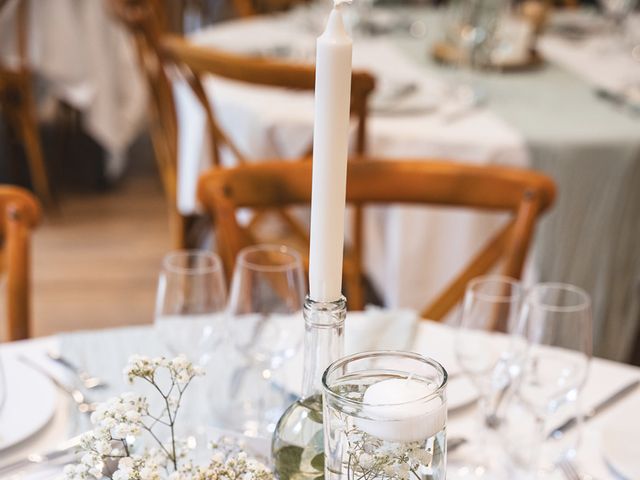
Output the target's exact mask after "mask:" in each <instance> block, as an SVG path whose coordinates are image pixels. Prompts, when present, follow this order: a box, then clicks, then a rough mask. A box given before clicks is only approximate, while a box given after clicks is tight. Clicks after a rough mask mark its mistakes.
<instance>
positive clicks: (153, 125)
mask: <svg viewBox="0 0 640 480" xmlns="http://www.w3.org/2000/svg"><path fill="white" fill-rule="evenodd" d="M109 5H110V8H111V11H112V12H113V14H114V16H115V17H116V18H117V19H118V20H119V21H120V22H121V23H122V24H123V25H124V26H125V27H126V28H127V30H128V31H129V33H130V34H131V37H132V38H133V40H134V43H135V47H136V52H137V56H138V63H139V66H140V70H141V72H142V74H143V75H144V78H145V80H146V84H147V90H148V91H149V107H148V108H149V133H150V136H151V143H152V145H153V150H154V154H155V158H156V163H157V165H158V171H159V173H160V178H161V180H162V185H163V189H164V192H165V196H166V200H167V208H168V212H169V226H170V230H171V237H172V244H173V245H174V247H175V248H186V247H187V246H188V243H189V241H188V236H189V233H188V231H189V226H190V224H191V219H189V218H187V217H185V216H183V215H182V214H181V213H180V212H179V211H178V206H177V168H178V167H177V165H178V161H177V155H178V153H177V152H178V122H177V116H176V108H175V103H174V97H173V90H172V86H171V80H170V78H169V76H168V74H167V70H166V68H165V64H164V62H163V60H162V57H161V55H160V52H159V48H160V40H161V38H162V36H163V35H165V34H166V31H167V22H168V19H167V15H166V12H165V9H164V8H165V7H164V5H165V2H163V1H162V0H110V2H109Z"/></svg>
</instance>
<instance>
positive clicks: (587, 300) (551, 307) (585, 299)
mask: <svg viewBox="0 0 640 480" xmlns="http://www.w3.org/2000/svg"><path fill="white" fill-rule="evenodd" d="M549 290H553V291H566V292H571V293H573V294H576V295H577V296H578V297H579V299H580V300H581V301H580V302H576V303H574V304H573V305H555V304H553V303H550V302H545V301H543V300H542V299H540V298H533V297H534V294H536V293H539V292H541V291H549ZM526 302H527V303H529V304H534V305H535V306H537V307H538V308H543V309H545V310H548V311H550V312H558V313H571V312H579V311H581V310H584V309H586V308H590V307H591V297H590V296H589V294H588V293H587V292H586V291H585V290H583V289H582V288H580V287H576V286H575V285H571V284H570V283H563V282H543V283H538V284H536V285H534V286H533V287H531V289H530V290H529V293H528V294H527V299H526Z"/></svg>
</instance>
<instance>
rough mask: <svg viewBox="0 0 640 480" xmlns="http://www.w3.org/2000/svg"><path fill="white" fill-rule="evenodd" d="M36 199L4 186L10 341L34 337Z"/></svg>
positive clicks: (2, 257) (0, 225) (1, 229)
mask: <svg viewBox="0 0 640 480" xmlns="http://www.w3.org/2000/svg"><path fill="white" fill-rule="evenodd" d="M40 217H41V209H40V205H39V203H38V201H37V200H36V199H35V197H34V196H33V195H32V194H30V193H29V192H28V191H26V190H25V189H23V188H20V187H13V186H7V185H1V186H0V242H1V243H0V273H1V274H2V276H3V277H4V278H3V281H4V282H6V296H7V297H6V312H5V315H6V318H7V337H8V339H9V340H21V339H24V338H29V336H30V334H31V325H30V318H31V261H30V256H31V255H30V238H31V232H32V230H33V229H34V228H36V226H37V225H38V223H39V222H40Z"/></svg>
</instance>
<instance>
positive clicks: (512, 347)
mask: <svg viewBox="0 0 640 480" xmlns="http://www.w3.org/2000/svg"><path fill="white" fill-rule="evenodd" d="M522 297H523V291H522V286H521V285H520V283H519V282H518V281H516V280H514V279H512V278H509V277H503V276H495V275H494V276H484V277H478V278H476V279H474V280H472V281H471V282H470V283H469V285H468V286H467V290H466V293H465V297H464V302H463V305H462V314H461V317H460V323H459V325H458V328H457V330H456V333H455V351H456V357H457V360H458V363H459V365H460V368H461V369H462V370H463V372H464V373H465V374H466V375H467V376H468V377H469V378H470V379H471V381H472V382H473V384H474V386H475V387H476V389H477V391H478V394H479V405H480V408H479V411H480V414H481V415H482V422H481V425H480V428H479V431H478V432H477V434H476V435H474V436H473V440H472V441H470V442H468V443H467V444H466V445H464V446H463V447H462V448H460V449H459V450H460V453H461V456H460V461H458V460H456V459H455V458H452V461H451V462H450V468H449V470H448V474H449V476H450V477H451V478H454V479H456V478H470V477H473V478H492V479H495V478H503V465H502V462H501V461H500V458H499V454H500V451H501V449H500V448H493V447H498V446H499V442H498V440H497V438H496V437H497V436H496V435H493V432H494V431H495V430H497V429H498V427H499V426H500V424H501V421H502V419H503V415H504V410H505V406H506V404H507V400H508V397H509V396H510V395H511V394H512V392H513V388H514V384H515V382H516V379H517V377H518V375H519V373H520V366H521V364H522V356H523V355H524V353H525V352H526V341H525V339H524V337H523V336H522V331H521V325H520V323H519V321H518V313H519V308H520V305H521V302H522ZM494 450H495V451H494ZM456 453H458V452H457V451H456Z"/></svg>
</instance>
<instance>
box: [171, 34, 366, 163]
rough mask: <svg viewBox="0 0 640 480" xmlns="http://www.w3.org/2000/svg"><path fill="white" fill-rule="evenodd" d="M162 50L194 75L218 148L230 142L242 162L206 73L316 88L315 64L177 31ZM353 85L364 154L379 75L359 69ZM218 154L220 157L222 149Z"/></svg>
mask: <svg viewBox="0 0 640 480" xmlns="http://www.w3.org/2000/svg"><path fill="white" fill-rule="evenodd" d="M162 52H163V54H164V55H165V57H166V58H167V59H170V60H171V61H173V62H174V63H175V64H176V65H177V66H178V67H179V68H180V69H181V70H182V71H183V73H184V74H185V76H186V77H187V78H188V79H190V85H191V87H192V88H193V90H194V93H195V94H196V96H197V97H198V99H199V100H200V103H201V106H202V108H203V109H204V110H205V112H207V118H208V121H209V124H210V127H209V128H210V136H211V138H212V142H213V143H214V145H213V146H214V148H215V149H218V150H220V149H221V148H222V147H223V145H226V146H228V147H229V148H230V149H231V150H232V151H233V153H234V155H236V156H238V158H237V160H238V162H239V163H246V157H245V156H244V155H243V154H241V153H240V152H241V149H239V148H238V147H237V146H236V145H234V144H233V142H232V141H231V139H230V138H229V136H228V135H225V134H224V133H222V129H221V128H220V127H219V125H218V123H217V120H216V116H215V112H214V111H213V109H212V107H211V99H209V98H207V95H206V93H204V92H205V89H204V87H203V81H204V80H205V78H206V76H207V75H214V76H217V77H221V78H225V79H227V80H232V81H237V82H244V83H249V84H252V85H260V86H266V87H277V88H283V89H290V90H301V91H312V90H313V89H314V85H315V67H314V66H313V65H303V64H295V63H290V62H285V61H281V60H278V59H273V58H268V59H267V58H254V57H250V56H246V55H240V54H236V53H231V52H227V51H222V50H219V49H217V48H212V47H203V46H199V45H194V44H193V43H192V42H190V41H188V40H186V39H184V38H181V37H177V36H174V35H167V36H165V37H164V38H163V39H162ZM351 85H352V88H351V89H352V95H351V113H352V116H354V117H355V118H356V121H357V133H356V153H358V154H363V153H364V148H365V138H366V132H365V128H366V114H367V110H366V105H367V99H368V97H369V95H370V94H371V92H372V91H373V89H374V88H375V79H374V78H373V76H371V74H369V73H368V72H364V71H356V72H353V75H352V80H351ZM203 93H204V95H203ZM214 95H215V92H214ZM217 155H218V158H219V156H220V152H218V154H217Z"/></svg>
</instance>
